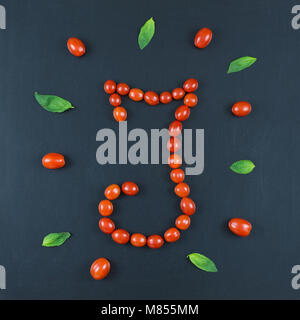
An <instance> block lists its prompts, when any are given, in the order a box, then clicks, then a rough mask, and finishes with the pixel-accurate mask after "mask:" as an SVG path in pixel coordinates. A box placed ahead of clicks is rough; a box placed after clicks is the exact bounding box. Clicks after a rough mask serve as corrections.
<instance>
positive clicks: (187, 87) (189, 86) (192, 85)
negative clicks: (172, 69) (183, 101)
mask: <svg viewBox="0 0 300 320" xmlns="http://www.w3.org/2000/svg"><path fill="white" fill-rule="evenodd" d="M183 89H184V91H185V92H193V91H196V90H197V89H198V81H197V80H196V79H192V78H191V79H188V80H186V81H185V83H184V84H183Z"/></svg>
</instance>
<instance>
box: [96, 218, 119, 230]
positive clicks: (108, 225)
mask: <svg viewBox="0 0 300 320" xmlns="http://www.w3.org/2000/svg"><path fill="white" fill-rule="evenodd" d="M99 228H100V230H101V231H102V232H104V233H106V234H111V233H113V232H114V231H115V228H116V227H115V224H114V222H113V221H112V220H111V219H109V218H102V219H100V221H99Z"/></svg>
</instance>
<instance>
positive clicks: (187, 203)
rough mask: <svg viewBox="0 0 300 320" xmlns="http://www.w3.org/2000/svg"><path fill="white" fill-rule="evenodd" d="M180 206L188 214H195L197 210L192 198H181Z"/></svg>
mask: <svg viewBox="0 0 300 320" xmlns="http://www.w3.org/2000/svg"><path fill="white" fill-rule="evenodd" d="M180 208H181V211H182V212H183V213H184V214H186V215H188V216H191V215H193V214H194V213H195V211H196V205H195V202H194V201H193V200H192V199H190V198H183V199H181V202H180Z"/></svg>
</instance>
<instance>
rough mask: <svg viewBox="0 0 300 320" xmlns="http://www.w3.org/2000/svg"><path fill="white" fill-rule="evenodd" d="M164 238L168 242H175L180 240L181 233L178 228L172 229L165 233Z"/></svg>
mask: <svg viewBox="0 0 300 320" xmlns="http://www.w3.org/2000/svg"><path fill="white" fill-rule="evenodd" d="M164 238H165V240H166V241H167V242H175V241H177V240H179V238H180V232H179V230H177V229H176V228H170V229H168V230H167V231H166V232H165V235H164Z"/></svg>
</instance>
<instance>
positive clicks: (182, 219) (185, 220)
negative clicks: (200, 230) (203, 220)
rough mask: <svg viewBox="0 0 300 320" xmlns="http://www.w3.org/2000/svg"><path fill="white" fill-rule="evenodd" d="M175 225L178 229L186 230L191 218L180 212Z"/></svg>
mask: <svg viewBox="0 0 300 320" xmlns="http://www.w3.org/2000/svg"><path fill="white" fill-rule="evenodd" d="M175 225H176V227H177V228H178V229H180V230H186V229H188V228H189V226H190V225H191V218H190V217H189V216H187V215H185V214H182V215H181V216H179V217H178V218H177V219H176V221H175Z"/></svg>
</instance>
